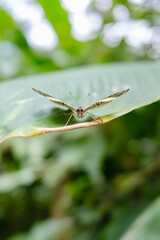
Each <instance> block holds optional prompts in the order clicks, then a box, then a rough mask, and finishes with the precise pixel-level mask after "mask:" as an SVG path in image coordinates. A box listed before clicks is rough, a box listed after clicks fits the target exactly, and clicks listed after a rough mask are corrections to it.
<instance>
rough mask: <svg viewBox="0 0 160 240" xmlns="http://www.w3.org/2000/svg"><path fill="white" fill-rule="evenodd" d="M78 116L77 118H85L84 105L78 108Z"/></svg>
mask: <svg viewBox="0 0 160 240" xmlns="http://www.w3.org/2000/svg"><path fill="white" fill-rule="evenodd" d="M76 114H77V115H76V116H77V118H84V115H85V113H84V109H83V107H78V108H77V109H76Z"/></svg>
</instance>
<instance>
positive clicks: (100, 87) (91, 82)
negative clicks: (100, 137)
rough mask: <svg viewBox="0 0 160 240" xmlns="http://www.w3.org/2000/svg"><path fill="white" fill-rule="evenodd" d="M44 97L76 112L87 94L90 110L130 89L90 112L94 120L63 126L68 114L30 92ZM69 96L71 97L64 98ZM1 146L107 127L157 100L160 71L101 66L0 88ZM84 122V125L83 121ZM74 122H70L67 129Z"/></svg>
mask: <svg viewBox="0 0 160 240" xmlns="http://www.w3.org/2000/svg"><path fill="white" fill-rule="evenodd" d="M32 88H36V89H39V90H41V91H43V92H46V93H48V94H50V95H52V96H54V97H56V98H58V99H61V100H62V101H64V102H66V103H67V104H69V105H71V106H73V107H75V108H76V107H78V105H77V103H76V102H75V100H74V98H76V99H77V101H78V102H80V103H81V102H83V100H84V99H85V98H86V96H87V95H88V93H90V96H89V97H88V99H87V100H86V101H85V103H84V106H83V107H86V106H89V105H90V104H93V103H94V102H96V101H97V100H100V99H103V98H105V97H107V96H108V95H110V94H113V93H115V92H117V91H122V90H125V89H127V88H130V90H129V91H128V92H127V93H126V94H124V95H123V96H120V97H119V98H117V99H115V100H114V101H113V102H112V103H109V104H107V105H106V106H104V107H101V108H97V109H95V110H93V111H92V113H93V114H95V115H97V116H99V120H93V121H91V119H90V120H89V122H86V119H82V121H83V122H81V123H79V124H74V125H69V126H66V127H64V125H65V123H66V121H67V119H68V117H69V116H67V114H69V113H70V111H69V110H67V109H65V108H61V107H60V106H59V105H56V104H55V103H53V102H51V101H49V100H48V99H47V98H44V97H43V96H41V95H38V94H37V93H35V92H34V91H33V90H32ZM69 92H72V94H73V97H72V96H71V95H70V94H69ZM0 98H1V101H0V141H3V140H5V139H8V138H12V137H18V136H21V137H28V136H34V135H39V134H43V133H46V132H55V131H63V130H70V129H75V128H81V127H90V126H94V125H98V124H102V123H106V122H108V121H110V120H112V119H114V118H116V117H119V116H121V115H123V114H126V113H128V112H130V111H132V110H134V109H137V108H139V107H142V106H145V105H147V104H150V103H152V102H155V101H157V100H159V99H160V67H159V65H158V64H156V63H152V62H136V63H119V64H102V65H94V66H87V67H79V68H74V69H69V70H63V71H59V72H53V73H46V74H41V75H33V76H27V77H21V78H18V79H14V80H10V81H7V82H3V83H1V84H0ZM87 121H88V120H87ZM73 123H76V120H74V119H73V120H72V121H71V122H70V123H69V124H73Z"/></svg>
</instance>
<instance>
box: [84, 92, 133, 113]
mask: <svg viewBox="0 0 160 240" xmlns="http://www.w3.org/2000/svg"><path fill="white" fill-rule="evenodd" d="M128 91H129V88H128V89H127V90H124V91H122V92H117V93H114V94H112V95H110V96H108V97H106V98H104V99H102V100H100V101H98V102H96V103H94V104H92V105H91V106H89V107H88V108H86V109H84V112H87V111H88V110H90V109H93V108H98V107H102V106H104V105H105V104H108V103H110V102H112V101H113V100H114V99H115V98H117V97H119V96H121V95H123V94H125V93H126V92H128Z"/></svg>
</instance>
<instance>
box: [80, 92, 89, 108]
mask: <svg viewBox="0 0 160 240" xmlns="http://www.w3.org/2000/svg"><path fill="white" fill-rule="evenodd" d="M89 96H90V93H88V95H87V97H86V98H85V99H84V100H83V102H82V103H81V106H82V105H83V104H84V103H85V101H86V100H87V99H88V97H89Z"/></svg>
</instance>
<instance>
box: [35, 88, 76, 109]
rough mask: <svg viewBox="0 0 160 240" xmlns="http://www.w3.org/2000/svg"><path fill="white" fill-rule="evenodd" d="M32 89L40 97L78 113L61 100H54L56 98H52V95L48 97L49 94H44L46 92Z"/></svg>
mask: <svg viewBox="0 0 160 240" xmlns="http://www.w3.org/2000/svg"><path fill="white" fill-rule="evenodd" d="M32 89H33V90H34V91H35V92H37V93H39V94H40V95H42V96H44V97H46V98H48V99H49V100H50V101H52V102H54V103H57V104H59V105H61V106H64V107H67V108H69V109H72V110H73V111H76V109H75V108H73V107H71V106H70V105H68V104H66V103H64V102H63V101H61V100H59V99H57V98H54V97H52V96H50V95H48V94H46V93H44V92H42V91H40V90H37V89H35V88H32Z"/></svg>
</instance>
